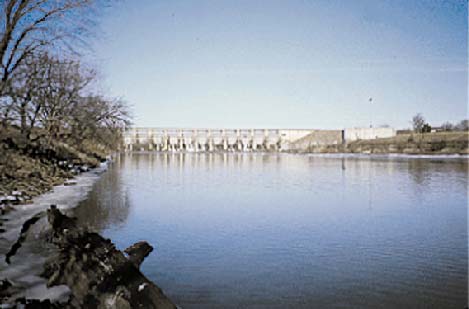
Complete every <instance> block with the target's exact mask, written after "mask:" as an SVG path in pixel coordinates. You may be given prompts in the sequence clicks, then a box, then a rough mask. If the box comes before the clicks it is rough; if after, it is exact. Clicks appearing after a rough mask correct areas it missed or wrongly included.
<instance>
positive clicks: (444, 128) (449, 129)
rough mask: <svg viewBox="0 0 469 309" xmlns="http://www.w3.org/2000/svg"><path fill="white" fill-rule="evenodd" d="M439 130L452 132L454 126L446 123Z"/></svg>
mask: <svg viewBox="0 0 469 309" xmlns="http://www.w3.org/2000/svg"><path fill="white" fill-rule="evenodd" d="M441 129H442V130H443V131H453V129H454V126H453V124H452V123H451V122H449V121H446V122H445V123H443V124H442V125H441Z"/></svg>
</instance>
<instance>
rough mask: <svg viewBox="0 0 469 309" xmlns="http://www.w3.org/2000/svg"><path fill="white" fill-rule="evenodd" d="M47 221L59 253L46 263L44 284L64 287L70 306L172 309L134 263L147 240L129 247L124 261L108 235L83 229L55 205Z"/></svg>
mask: <svg viewBox="0 0 469 309" xmlns="http://www.w3.org/2000/svg"><path fill="white" fill-rule="evenodd" d="M47 219H48V222H49V223H50V225H51V226H52V233H51V237H50V238H49V240H50V242H52V243H53V244H54V245H55V246H56V247H57V248H58V249H59V254H58V256H55V257H53V258H52V259H50V260H49V261H48V262H47V263H46V265H45V268H44V272H43V277H44V278H46V279H47V280H48V286H55V285H67V286H68V287H69V289H70V291H71V296H70V299H69V303H68V306H69V307H71V308H176V306H175V305H174V304H173V303H172V302H171V301H170V300H169V299H168V298H167V297H166V296H165V295H164V294H163V292H162V291H161V289H160V288H159V287H157V286H156V285H155V284H154V283H153V282H151V281H150V280H148V279H147V278H146V277H145V276H144V275H143V274H142V273H141V272H140V271H139V270H138V267H137V266H136V263H138V264H139V263H141V261H143V258H144V257H145V256H147V255H148V254H149V252H151V250H152V249H153V248H151V246H150V245H149V244H148V243H146V242H139V243H137V244H135V245H133V246H131V247H130V248H129V249H128V251H129V252H130V254H129V259H127V258H126V257H125V256H124V254H123V253H122V252H121V251H119V250H117V249H116V247H115V246H114V244H113V243H112V242H111V241H110V240H109V239H105V238H103V237H101V236H100V235H99V234H97V233H92V232H88V231H86V229H84V228H82V227H80V226H78V225H77V222H76V220H75V219H73V218H70V217H68V216H65V215H64V214H62V213H61V212H60V211H59V210H58V209H57V208H56V207H51V208H50V209H49V210H48V211H47ZM150 248H151V249H150ZM130 256H132V259H131V258H130Z"/></svg>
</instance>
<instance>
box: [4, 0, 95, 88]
mask: <svg viewBox="0 0 469 309" xmlns="http://www.w3.org/2000/svg"><path fill="white" fill-rule="evenodd" d="M92 3H93V0H3V1H2V4H0V5H1V7H0V95H2V94H3V93H4V90H5V88H7V87H8V82H9V80H10V77H11V76H12V75H13V74H14V72H15V71H16V70H17V68H18V67H19V66H20V65H21V64H22V63H23V61H25V59H26V58H27V57H28V56H30V55H32V54H34V53H36V52H39V51H44V50H45V49H49V50H50V49H52V48H54V47H55V48H58V47H68V48H71V49H73V47H72V46H74V45H76V44H77V43H78V42H79V41H80V40H81V37H82V36H83V34H84V33H85V32H86V31H87V26H86V24H87V23H86V22H83V18H86V16H89V14H87V12H85V10H86V9H89V8H91V6H92ZM70 39H71V40H70ZM72 41H73V44H71V42H72Z"/></svg>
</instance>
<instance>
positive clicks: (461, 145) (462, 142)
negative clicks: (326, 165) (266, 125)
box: [300, 132, 469, 154]
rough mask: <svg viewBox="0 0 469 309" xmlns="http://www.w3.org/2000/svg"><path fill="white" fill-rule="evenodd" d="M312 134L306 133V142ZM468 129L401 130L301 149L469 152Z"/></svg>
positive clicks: (327, 150)
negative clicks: (370, 137)
mask: <svg viewBox="0 0 469 309" xmlns="http://www.w3.org/2000/svg"><path fill="white" fill-rule="evenodd" d="M308 138H311V137H308V136H306V137H304V138H302V139H301V141H300V142H301V143H302V144H303V145H304V144H308V143H305V141H307V140H308ZM468 145H469V132H436V133H425V134H400V135H397V136H394V137H391V138H378V139H374V140H359V141H354V142H350V143H347V144H345V145H327V146H324V145H323V146H309V147H307V148H305V149H302V151H305V152H319V153H337V152H344V153H407V154H469V148H468Z"/></svg>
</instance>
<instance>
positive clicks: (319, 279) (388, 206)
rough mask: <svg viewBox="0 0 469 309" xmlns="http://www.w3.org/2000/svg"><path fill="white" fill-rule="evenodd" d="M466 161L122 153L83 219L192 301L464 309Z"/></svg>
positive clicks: (197, 304)
mask: <svg viewBox="0 0 469 309" xmlns="http://www.w3.org/2000/svg"><path fill="white" fill-rule="evenodd" d="M467 186H468V177H467V161H466V160H465V159H451V160H449V159H448V160H436V159H409V158H396V157H393V158H390V157H384V156H383V157H360V156H358V157H353V156H345V157H344V156H335V157H334V156H299V155H284V154H242V153H240V154H236V153H231V154H226V153H225V154H171V153H160V154H158V153H135V154H127V155H123V156H121V157H120V158H118V159H117V160H116V162H115V164H113V165H112V166H111V168H110V169H109V171H108V172H107V173H106V174H104V175H103V177H102V179H101V180H100V181H99V182H98V183H97V184H96V186H95V188H94V190H93V192H92V193H91V195H90V196H89V198H88V199H87V200H86V201H84V202H83V203H82V204H81V205H80V206H79V207H78V209H77V216H78V217H79V218H80V219H81V220H82V221H83V222H87V223H88V224H89V225H90V226H92V227H94V228H96V229H98V230H101V231H102V232H103V233H104V234H105V236H107V237H110V238H111V239H113V241H115V242H116V244H117V245H118V247H120V248H125V247H127V246H129V245H130V244H132V243H134V242H136V241H138V240H141V239H145V240H148V241H149V242H150V243H151V244H153V245H154V246H155V247H156V250H155V252H154V253H153V254H152V255H150V256H149V257H148V258H147V259H146V260H145V262H144V264H143V265H142V270H143V271H144V273H145V274H146V275H147V276H148V277H150V278H151V279H153V280H155V281H156V282H157V283H158V284H159V285H160V286H161V287H162V288H163V290H164V291H165V292H166V293H167V294H168V295H169V296H170V297H171V298H172V299H173V300H174V301H175V302H176V303H178V304H180V305H181V306H182V307H184V308H239V307H242V308H244V307H255V308H285V307H294V308H311V307H316V308H377V307H380V308H383V307H384V308H463V307H464V306H466V305H467V299H466V297H467V270H468V269H467V256H468V251H467V250H468V244H467Z"/></svg>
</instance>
